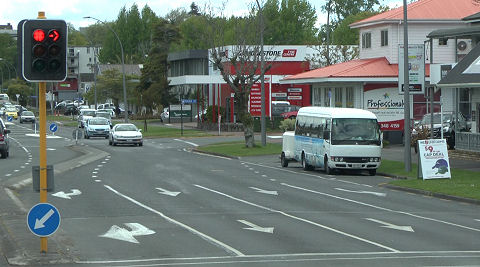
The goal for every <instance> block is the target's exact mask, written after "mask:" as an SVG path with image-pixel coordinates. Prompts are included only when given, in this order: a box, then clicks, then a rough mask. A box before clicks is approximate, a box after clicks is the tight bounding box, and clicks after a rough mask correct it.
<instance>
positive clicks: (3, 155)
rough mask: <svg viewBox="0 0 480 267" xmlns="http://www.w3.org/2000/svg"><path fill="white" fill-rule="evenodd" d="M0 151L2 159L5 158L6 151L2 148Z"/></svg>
mask: <svg viewBox="0 0 480 267" xmlns="http://www.w3.org/2000/svg"><path fill="white" fill-rule="evenodd" d="M1 152H2V159H6V158H7V151H5V150H3V151H1Z"/></svg>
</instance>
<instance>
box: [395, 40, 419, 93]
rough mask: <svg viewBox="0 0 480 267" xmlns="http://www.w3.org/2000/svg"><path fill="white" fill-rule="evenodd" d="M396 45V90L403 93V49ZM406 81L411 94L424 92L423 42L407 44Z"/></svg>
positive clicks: (401, 46)
mask: <svg viewBox="0 0 480 267" xmlns="http://www.w3.org/2000/svg"><path fill="white" fill-rule="evenodd" d="M403 47H404V46H403V45H399V46H398V90H399V93H400V94H403V92H404V91H405V90H404V88H403V87H404V83H405V78H404V77H403V76H404V70H403V66H404V62H403V61H404V56H403V55H404V54H405V53H404V49H403ZM408 81H409V85H410V86H409V88H410V93H411V94H424V93H425V47H424V45H423V44H412V45H408Z"/></svg>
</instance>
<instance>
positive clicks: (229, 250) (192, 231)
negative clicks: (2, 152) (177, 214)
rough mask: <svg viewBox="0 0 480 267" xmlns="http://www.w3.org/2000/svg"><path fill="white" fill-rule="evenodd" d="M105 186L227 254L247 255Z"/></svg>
mask: <svg viewBox="0 0 480 267" xmlns="http://www.w3.org/2000/svg"><path fill="white" fill-rule="evenodd" d="M103 186H104V187H105V188H107V189H108V190H110V191H112V192H113V193H115V194H116V195H118V196H121V197H123V198H125V199H126V200H128V201H130V202H132V203H134V204H136V205H137V206H140V207H142V208H144V209H146V210H148V211H151V212H153V213H155V214H157V215H159V216H160V217H162V218H164V219H165V220H167V221H168V222H170V223H173V224H175V225H177V226H180V227H182V228H184V229H186V230H187V231H189V232H191V233H192V234H194V235H197V236H199V237H200V238H202V239H204V240H206V241H208V242H209V243H211V244H213V245H215V246H217V247H219V248H222V249H223V250H225V251H226V252H227V253H229V254H232V255H235V256H245V254H243V253H242V252H240V251H239V250H237V249H235V248H233V247H231V246H229V245H227V244H225V243H223V242H221V241H219V240H216V239H215V238H213V237H211V236H209V235H206V234H204V233H202V232H200V231H198V230H196V229H194V228H192V227H190V226H188V225H186V224H184V223H181V222H179V221H177V220H175V219H173V218H170V217H168V216H166V215H165V214H163V213H162V212H160V211H157V210H155V209H153V208H151V207H149V206H147V205H145V204H142V203H140V202H139V201H137V200H135V199H133V198H131V197H129V196H127V195H124V194H122V193H120V192H118V191H117V190H115V189H113V188H112V187H110V186H108V185H103Z"/></svg>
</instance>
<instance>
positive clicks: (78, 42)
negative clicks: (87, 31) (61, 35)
mask: <svg viewBox="0 0 480 267" xmlns="http://www.w3.org/2000/svg"><path fill="white" fill-rule="evenodd" d="M68 45H69V46H86V45H88V41H87V39H86V38H85V36H84V35H83V34H82V33H81V32H79V31H77V30H76V29H75V27H73V25H72V24H71V23H68Z"/></svg>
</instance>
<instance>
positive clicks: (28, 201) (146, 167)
mask: <svg viewBox="0 0 480 267" xmlns="http://www.w3.org/2000/svg"><path fill="white" fill-rule="evenodd" d="M15 127H16V126H15ZM12 129H15V130H16V128H12ZM62 134H63V135H64V137H69V136H70V135H71V128H70V129H65V130H64V132H63V133H58V135H62ZM12 136H14V137H15V139H16V140H17V141H18V144H19V145H18V146H19V147H16V146H17V145H14V146H15V148H14V150H13V151H15V153H13V154H14V155H16V154H17V153H18V152H19V151H20V152H21V151H22V150H23V149H22V148H21V146H20V144H28V140H30V139H29V137H28V136H25V135H21V134H17V133H13V134H12ZM58 141H59V142H65V144H63V146H62V145H61V144H60V143H58V147H55V148H56V150H54V151H50V152H49V163H50V160H52V161H54V164H55V160H56V159H57V158H58V159H59V160H58V161H57V162H58V163H56V164H55V166H56V168H57V166H58V168H57V169H61V171H60V173H58V174H56V175H55V187H56V188H55V192H51V193H49V196H48V199H49V202H50V203H52V204H53V205H55V206H56V207H57V208H58V210H59V211H60V213H61V216H62V220H61V225H60V228H59V230H58V231H57V232H56V233H55V234H54V235H53V236H52V237H50V238H49V253H47V255H41V254H40V253H39V241H38V237H35V236H34V235H33V234H32V233H30V231H29V230H28V229H27V228H26V227H25V216H26V215H25V212H22V211H21V210H20V209H19V208H18V205H19V203H17V204H15V203H13V201H12V197H6V196H5V194H3V192H2V195H0V198H1V199H0V200H1V201H2V203H8V204H7V205H5V206H3V207H2V208H1V210H0V211H1V213H0V215H1V216H0V222H1V226H2V227H1V228H2V229H3V231H2V232H3V233H2V235H3V237H4V238H2V240H3V241H4V242H2V243H3V249H2V251H3V253H4V254H5V256H6V258H7V260H8V261H9V262H10V263H18V264H19V263H23V264H37V265H45V266H48V265H50V264H60V266H78V265H86V266H165V265H166V266H169V265H170V266H475V265H480V250H479V248H480V215H479V214H480V212H479V211H480V208H479V206H477V205H471V204H464V203H458V202H452V201H446V200H440V199H435V198H430V197H424V196H419V195H413V194H408V193H404V192H398V191H392V190H389V189H386V188H383V187H379V186H378V184H380V183H384V182H387V181H388V178H386V177H381V176H374V177H371V176H368V175H366V174H358V173H350V174H342V175H336V176H331V175H325V174H324V173H323V172H322V171H319V170H318V171H311V172H305V171H303V170H301V168H300V165H298V164H290V167H288V168H281V167H280V163H279V159H278V157H277V156H267V157H249V158H242V159H241V160H237V159H228V158H222V157H216V156H211V155H205V154H199V153H196V152H193V151H192V148H194V147H195V145H197V144H201V143H208V142H212V141H214V139H213V138H199V139H188V140H180V139H176V140H174V139H150V140H145V141H144V146H143V147H132V146H115V147H113V146H108V142H107V140H105V139H101V138H99V139H89V140H81V142H80V143H79V145H78V146H74V147H68V145H67V143H68V144H71V143H72V142H73V141H72V140H66V139H65V138H63V139H61V141H60V140H58ZM49 144H50V143H49ZM55 144H56V143H55ZM24 146H25V145H24ZM30 146H31V147H34V146H35V145H34V143H32V144H30V145H27V147H30ZM48 146H49V147H50V145H48ZM52 146H53V141H52ZM78 151H82V152H83V153H87V154H86V156H83V157H79V155H78V153H79V152H78ZM25 153H26V152H25ZM36 153H38V152H36ZM69 155H70V156H71V155H73V156H74V159H73V160H72V158H71V157H69ZM32 158H33V160H32V161H35V159H36V155H35V154H34V153H33V152H32ZM75 158H77V159H79V160H78V161H75ZM25 160H27V161H28V154H26V158H21V159H18V161H17V159H16V157H12V158H9V159H7V160H0V173H2V174H3V173H4V170H7V171H8V172H9V173H10V172H11V171H10V170H11V168H12V166H11V165H14V164H15V165H18V164H20V163H21V162H23V161H25ZM4 162H8V164H4ZM11 162H13V163H11ZM62 162H68V164H70V165H72V164H73V165H75V166H74V168H71V169H68V168H66V167H65V165H66V164H65V163H64V164H63V165H62ZM2 176H4V175H2ZM12 176H13V175H12ZM8 180H9V182H10V184H12V181H18V180H19V179H16V180H15V179H14V178H10V177H9V179H8ZM9 188H11V187H9ZM10 190H11V192H12V193H13V195H14V196H15V197H13V199H16V200H17V201H19V202H20V204H21V205H23V207H25V209H28V208H29V207H32V206H33V205H34V204H36V203H38V193H34V192H33V191H32V190H31V186H30V185H26V186H23V187H19V188H18V189H10ZM12 203H13V204H12Z"/></svg>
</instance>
